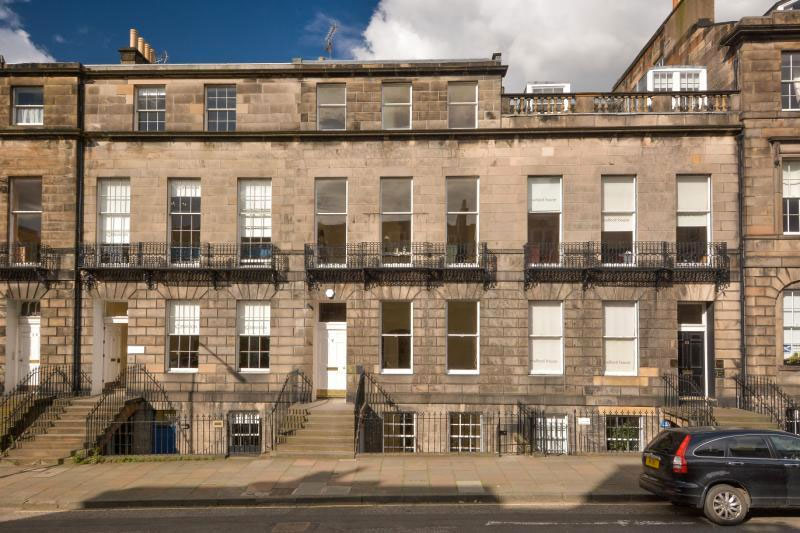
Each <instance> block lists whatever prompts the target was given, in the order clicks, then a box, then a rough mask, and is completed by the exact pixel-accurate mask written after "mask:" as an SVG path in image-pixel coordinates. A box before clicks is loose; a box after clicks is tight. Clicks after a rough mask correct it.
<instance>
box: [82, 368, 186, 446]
mask: <svg viewBox="0 0 800 533" xmlns="http://www.w3.org/2000/svg"><path fill="white" fill-rule="evenodd" d="M135 399H141V400H143V401H145V402H147V403H148V404H149V405H150V406H151V408H153V409H155V410H157V411H161V412H163V413H166V414H167V415H166V416H169V414H170V413H172V414H174V413H175V407H174V406H173V405H172V402H170V400H169V397H168V396H167V393H166V391H165V390H164V387H163V386H162V385H161V383H160V382H159V381H158V380H156V379H155V377H154V376H153V375H152V374H151V373H150V372H148V371H147V369H146V368H145V366H144V365H142V364H139V363H132V364H129V365H127V366H126V367H124V368H123V369H122V371H121V372H120V375H119V377H118V378H117V379H116V380H115V381H113V382H112V383H109V384H107V385H106V386H105V387H104V391H103V394H102V395H101V396H100V398H99V399H98V400H97V402H96V403H95V405H94V407H93V408H92V410H91V411H90V412H89V414H88V415H87V416H86V433H85V439H84V441H85V446H86V447H87V448H89V449H91V448H94V447H95V446H96V445H97V444H98V443H101V444H102V442H103V441H104V439H105V438H106V437H108V435H109V434H113V432H114V429H115V428H114V427H113V426H114V425H115V424H120V423H122V422H124V420H120V415H121V414H122V411H123V408H124V407H125V404H126V403H127V402H128V401H131V400H135ZM109 428H111V429H109Z"/></svg>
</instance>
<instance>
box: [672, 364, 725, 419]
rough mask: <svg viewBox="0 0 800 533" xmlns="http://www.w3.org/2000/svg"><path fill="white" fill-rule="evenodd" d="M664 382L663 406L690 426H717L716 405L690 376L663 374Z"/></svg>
mask: <svg viewBox="0 0 800 533" xmlns="http://www.w3.org/2000/svg"><path fill="white" fill-rule="evenodd" d="M661 380H662V381H663V383H664V399H663V406H664V408H666V409H667V410H668V411H671V412H672V413H673V414H674V415H675V416H677V417H678V418H680V419H682V420H685V421H686V422H687V423H688V424H689V425H690V426H715V425H717V424H716V420H715V419H714V406H713V404H712V403H711V401H710V400H709V399H708V398H706V395H705V393H704V392H703V391H701V390H699V389H698V388H697V385H696V383H695V382H694V380H693V379H692V378H691V377H689V376H678V375H676V374H672V373H665V374H662V375H661Z"/></svg>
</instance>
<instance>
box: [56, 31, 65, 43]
mask: <svg viewBox="0 0 800 533" xmlns="http://www.w3.org/2000/svg"><path fill="white" fill-rule="evenodd" d="M53 40H54V41H55V42H57V43H58V44H64V43H65V42H67V40H66V39H64V36H63V35H61V34H60V33H56V34H55V35H53Z"/></svg>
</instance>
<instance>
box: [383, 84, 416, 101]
mask: <svg viewBox="0 0 800 533" xmlns="http://www.w3.org/2000/svg"><path fill="white" fill-rule="evenodd" d="M383 103H384V104H410V103H411V84H408V83H386V84H384V86H383Z"/></svg>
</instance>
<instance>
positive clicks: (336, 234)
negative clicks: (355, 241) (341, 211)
mask: <svg viewBox="0 0 800 533" xmlns="http://www.w3.org/2000/svg"><path fill="white" fill-rule="evenodd" d="M346 218H347V217H346V216H345V215H317V244H318V245H320V246H345V245H346V244H347V223H346Z"/></svg>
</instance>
